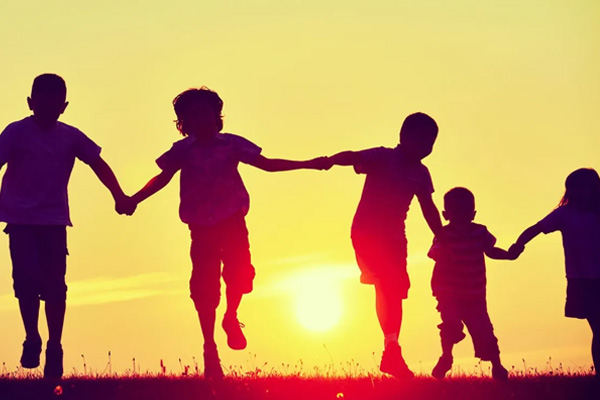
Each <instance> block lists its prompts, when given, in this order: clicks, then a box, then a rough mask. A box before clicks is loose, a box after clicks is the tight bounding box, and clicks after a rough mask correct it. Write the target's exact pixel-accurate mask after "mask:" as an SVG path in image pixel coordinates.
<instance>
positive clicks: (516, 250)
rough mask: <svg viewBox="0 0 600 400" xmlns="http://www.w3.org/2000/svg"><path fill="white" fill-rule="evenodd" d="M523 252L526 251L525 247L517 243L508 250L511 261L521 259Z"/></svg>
mask: <svg viewBox="0 0 600 400" xmlns="http://www.w3.org/2000/svg"><path fill="white" fill-rule="evenodd" d="M523 250H525V246H523V245H522V244H517V243H515V244H513V245H512V246H510V248H509V249H508V257H509V260H516V259H517V258H519V256H520V255H521V253H523Z"/></svg>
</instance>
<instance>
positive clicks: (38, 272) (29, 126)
mask: <svg viewBox="0 0 600 400" xmlns="http://www.w3.org/2000/svg"><path fill="white" fill-rule="evenodd" d="M66 94H67V89H66V85H65V81H64V80H63V79H62V78H61V77H60V76H58V75H54V74H43V75H40V76H38V77H37V78H35V80H34V81H33V87H32V89H31V97H29V98H27V102H28V104H29V109H30V110H31V111H33V115H32V116H29V117H26V118H24V119H22V120H20V121H16V122H13V123H11V124H10V125H8V126H7V127H6V128H5V129H4V131H3V132H2V134H0V166H2V165H4V164H7V169H6V173H5V174H4V178H3V180H2V189H1V191H0V221H4V222H6V223H7V225H6V229H5V232H6V233H8V235H9V245H10V256H11V259H12V264H13V274H12V275H13V280H14V290H15V296H16V297H17V298H18V299H19V307H20V310H21V316H22V318H23V324H24V326H25V334H26V337H25V342H24V343H23V355H22V356H21V365H22V366H23V367H24V368H36V367H37V366H39V364H40V353H41V351H42V339H41V337H40V333H39V331H38V316H39V308H40V300H43V301H45V303H46V307H45V309H46V320H47V323H48V334H49V337H48V343H47V346H46V364H45V366H44V377H47V378H60V377H61V376H62V374H63V365H62V360H63V350H62V345H61V337H62V330H63V322H64V316H65V305H66V295H67V285H66V284H65V273H66V260H67V254H68V253H67V233H66V227H67V226H71V220H70V218H69V205H68V201H67V183H68V181H69V176H70V175H71V171H72V169H73V165H74V162H75V159H76V158H78V159H79V160H81V161H83V162H84V163H86V164H88V165H89V166H90V167H91V168H92V170H93V171H94V172H95V173H96V175H97V176H98V178H99V179H100V181H101V182H102V183H103V184H104V185H105V186H106V187H107V188H108V189H109V190H110V192H111V194H112V195H113V197H114V199H115V202H117V203H118V205H119V206H121V205H125V204H123V203H122V201H123V200H125V198H126V196H125V195H124V194H123V191H122V190H121V187H120V186H119V183H118V182H117V179H116V177H115V175H114V174H113V172H112V170H111V168H110V167H109V166H108V164H106V162H105V161H104V160H103V159H102V157H101V156H100V147H99V146H98V145H96V144H95V143H94V142H93V141H92V140H90V139H89V138H88V137H87V136H86V135H85V134H83V132H81V131H80V130H79V129H77V128H74V127H72V126H70V125H67V124H64V123H62V122H58V118H59V116H60V115H61V114H62V113H63V112H64V110H65V108H66V107H67V105H68V103H67V102H66Z"/></svg>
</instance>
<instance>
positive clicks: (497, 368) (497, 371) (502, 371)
mask: <svg viewBox="0 0 600 400" xmlns="http://www.w3.org/2000/svg"><path fill="white" fill-rule="evenodd" d="M492 378H494V379H496V380H498V381H506V380H508V371H507V370H506V368H504V367H503V366H502V364H497V365H492Z"/></svg>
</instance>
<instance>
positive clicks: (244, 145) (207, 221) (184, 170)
mask: <svg viewBox="0 0 600 400" xmlns="http://www.w3.org/2000/svg"><path fill="white" fill-rule="evenodd" d="M261 151H262V149H261V148H260V147H258V146H257V145H255V144H254V143H252V142H250V141H249V140H247V139H244V138H243V137H241V136H237V135H234V134H231V133H219V134H217V135H216V136H215V137H214V138H213V139H211V140H210V141H208V142H200V141H198V140H196V138H194V137H191V136H188V137H186V138H185V139H182V140H180V141H178V142H175V143H174V144H173V146H172V147H171V149H170V150H168V151H167V152H166V153H164V154H163V155H162V156H160V157H159V158H158V159H157V160H156V163H157V164H158V166H159V167H160V168H161V169H163V170H171V171H173V170H175V171H177V170H181V177H180V190H179V195H180V205H179V216H180V218H181V220H182V221H183V222H185V223H186V224H189V225H203V226H210V225H215V224H217V223H218V222H220V221H223V220H224V219H226V218H228V217H231V216H233V215H234V214H236V213H240V212H241V213H243V214H244V215H245V214H246V213H247V212H248V208H249V206H250V196H249V195H248V192H247V191H246V188H245V186H244V182H243V181H242V178H241V176H240V174H239V172H238V164H239V162H240V161H241V162H243V163H251V162H252V161H253V160H254V159H255V158H256V157H257V156H258V155H259V154H260V152H261Z"/></svg>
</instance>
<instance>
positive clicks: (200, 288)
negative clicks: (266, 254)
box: [133, 87, 331, 379]
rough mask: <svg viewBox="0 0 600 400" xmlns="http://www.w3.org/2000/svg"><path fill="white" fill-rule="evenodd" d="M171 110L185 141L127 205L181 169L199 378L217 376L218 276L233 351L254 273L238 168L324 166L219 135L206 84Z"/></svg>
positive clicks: (215, 99) (215, 100)
mask: <svg viewBox="0 0 600 400" xmlns="http://www.w3.org/2000/svg"><path fill="white" fill-rule="evenodd" d="M173 106H174V108H175V114H176V115H177V121H176V124H177V129H178V130H179V132H180V133H181V134H182V135H183V136H185V138H184V139H182V140H180V141H178V142H176V143H174V144H173V147H171V149H170V150H169V151H167V152H166V153H164V154H163V155H162V156H160V157H159V158H158V159H157V160H156V163H157V164H158V166H159V168H161V170H162V172H161V173H159V174H158V175H157V176H155V177H154V178H152V179H151V180H150V181H149V182H148V183H147V184H146V186H144V187H143V188H142V189H141V190H140V191H139V192H137V193H136V194H135V195H134V196H133V201H134V202H135V203H136V204H137V203H139V202H141V201H143V200H144V199H146V198H148V197H149V196H151V195H152V194H154V193H156V192H157V191H159V190H160V189H162V188H163V187H164V186H165V185H167V183H169V181H170V180H171V178H172V177H173V175H174V174H175V173H176V172H177V171H180V170H181V176H180V200H181V201H180V206H179V215H180V218H181V220H182V221H183V222H184V223H186V224H188V226H189V229H190V232H191V239H192V244H191V252H190V254H191V259H192V277H191V279H190V292H191V298H192V300H193V301H194V305H195V307H196V311H197V312H198V317H199V320H200V325H201V328H202V334H203V337H204V374H205V377H207V378H212V379H219V378H221V377H222V376H223V371H222V369H221V365H220V360H219V356H218V352H217V346H216V343H215V340H214V327H215V318H216V315H215V310H216V308H217V306H218V304H219V300H220V279H221V275H222V276H223V280H224V281H225V284H226V292H225V293H226V298H227V310H226V312H225V315H224V318H223V322H222V326H223V329H224V330H225V333H226V334H227V343H228V345H229V347H231V348H232V349H236V350H241V349H244V348H245V347H246V338H245V337H244V334H243V332H242V330H241V326H243V325H242V324H241V323H240V322H239V321H238V319H237V310H238V307H239V305H240V302H241V299H242V296H243V295H244V294H246V293H250V292H251V291H252V281H253V279H254V275H255V271H254V267H253V266H252V264H251V262H250V251H249V247H250V246H249V242H248V230H247V228H246V223H245V215H246V213H247V212H248V207H249V195H248V192H247V191H246V188H245V187H244V183H243V182H242V178H241V177H240V174H239V172H238V164H239V163H240V162H243V163H246V164H250V165H253V166H255V167H257V168H260V169H262V170H265V171H287V170H294V169H300V168H310V169H327V168H329V167H331V163H330V162H329V161H328V160H327V158H326V157H321V158H317V159H313V160H309V161H291V160H280V159H269V158H266V157H264V156H263V155H261V148H260V147H258V146H257V145H255V144H254V143H252V142H250V141H248V140H247V139H244V138H243V137H241V136H237V135H234V134H231V133H221V130H222V129H223V120H222V116H221V111H222V109H223V101H222V100H221V98H220V97H219V95H218V94H217V93H215V92H213V91H211V90H209V89H208V88H206V87H202V88H199V89H189V90H186V91H184V92H182V93H180V94H179V95H178V96H177V97H176V98H175V99H174V100H173ZM221 263H222V264H223V270H222V271H221Z"/></svg>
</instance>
